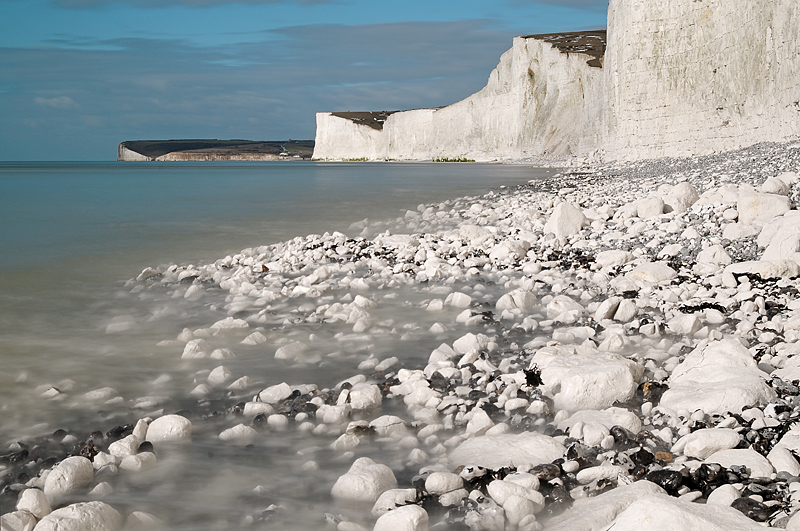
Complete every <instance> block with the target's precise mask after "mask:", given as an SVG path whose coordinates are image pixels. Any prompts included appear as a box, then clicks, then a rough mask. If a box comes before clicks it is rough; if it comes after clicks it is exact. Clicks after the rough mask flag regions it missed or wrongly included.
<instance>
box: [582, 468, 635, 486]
mask: <svg viewBox="0 0 800 531" xmlns="http://www.w3.org/2000/svg"><path fill="white" fill-rule="evenodd" d="M623 472H624V470H623V469H622V467H619V466H616V465H603V466H590V467H589V468H584V469H583V470H579V471H578V473H577V474H575V479H577V480H578V483H580V484H581V485H586V484H589V483H591V482H593V481H600V480H601V479H617V477H618V476H619V475H620V474H622V473H623Z"/></svg>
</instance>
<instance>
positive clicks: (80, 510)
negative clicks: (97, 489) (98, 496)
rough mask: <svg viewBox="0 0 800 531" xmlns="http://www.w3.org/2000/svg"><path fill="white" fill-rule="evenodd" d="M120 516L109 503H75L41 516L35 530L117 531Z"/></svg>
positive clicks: (120, 524) (119, 524) (120, 521)
mask: <svg viewBox="0 0 800 531" xmlns="http://www.w3.org/2000/svg"><path fill="white" fill-rule="evenodd" d="M121 528H122V516H120V514H119V513H118V512H117V511H116V509H114V508H113V507H111V506H110V505H108V504H106V503H103V502H100V501H91V502H86V503H75V504H72V505H67V506H66V507H62V508H61V509H56V510H55V511H53V512H52V513H50V514H48V515H47V516H45V517H44V518H42V519H41V520H40V521H39V523H38V524H37V525H36V530H37V531H119V529H121Z"/></svg>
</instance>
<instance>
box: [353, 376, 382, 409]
mask: <svg viewBox="0 0 800 531" xmlns="http://www.w3.org/2000/svg"><path fill="white" fill-rule="evenodd" d="M349 400H350V406H351V407H352V408H353V410H354V411H361V410H365V409H373V408H376V407H378V406H380V405H381V401H382V400H383V397H382V395H381V389H380V387H378V386H377V385H374V384H368V383H357V384H355V385H354V386H353V387H352V388H351V389H350V395H349Z"/></svg>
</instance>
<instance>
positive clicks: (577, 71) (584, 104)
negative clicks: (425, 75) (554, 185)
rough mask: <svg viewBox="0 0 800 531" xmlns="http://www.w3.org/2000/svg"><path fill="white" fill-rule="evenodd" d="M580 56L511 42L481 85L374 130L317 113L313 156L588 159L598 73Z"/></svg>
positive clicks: (598, 107)
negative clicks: (455, 100) (459, 97)
mask: <svg viewBox="0 0 800 531" xmlns="http://www.w3.org/2000/svg"><path fill="white" fill-rule="evenodd" d="M591 59H592V57H591V56H590V55H588V54H584V53H571V54H567V53H562V52H560V51H559V50H558V49H556V48H555V47H554V46H553V45H552V44H550V43H548V42H545V41H544V40H541V39H540V38H536V37H518V38H516V39H514V43H513V46H512V48H511V49H510V50H509V51H507V52H506V53H504V54H503V55H502V57H501V58H500V63H499V64H498V65H497V67H496V68H495V69H494V70H493V71H492V73H491V75H490V76H489V81H488V83H487V85H486V87H485V88H484V89H483V90H481V91H480V92H478V93H476V94H473V95H472V96H470V97H468V98H466V99H464V100H462V101H460V102H458V103H455V104H453V105H449V106H447V107H442V108H438V109H418V110H413V111H403V112H396V113H393V114H391V115H389V116H388V118H386V120H385V122H384V123H383V127H382V129H376V128H373V127H367V126H365V125H362V124H361V123H358V122H356V121H353V120H350V119H347V118H344V117H340V116H337V115H336V114H335V113H318V114H317V136H316V139H315V149H314V158H316V159H361V158H365V159H369V160H387V159H396V160H426V159H427V160H430V159H434V158H454V157H464V158H469V159H474V160H479V161H487V160H497V159H507V158H520V157H528V156H547V157H559V158H561V157H568V156H573V155H588V154H590V153H592V152H594V151H595V150H597V149H598V148H599V147H600V142H601V138H602V131H603V123H602V117H603V115H604V112H603V109H604V103H605V101H604V98H603V97H602V93H603V89H604V80H603V74H602V69H600V68H597V67H591V66H589V65H588V64H587V62H588V61H590V60H591Z"/></svg>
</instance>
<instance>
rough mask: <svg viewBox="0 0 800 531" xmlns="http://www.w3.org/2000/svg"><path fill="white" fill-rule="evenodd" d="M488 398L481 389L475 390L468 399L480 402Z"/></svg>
mask: <svg viewBox="0 0 800 531" xmlns="http://www.w3.org/2000/svg"><path fill="white" fill-rule="evenodd" d="M486 396H487V395H486V393H484V392H483V391H481V390H479V389H473V390H472V391H470V392H469V394H468V395H467V398H468V399H469V400H480V399H481V398H486Z"/></svg>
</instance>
